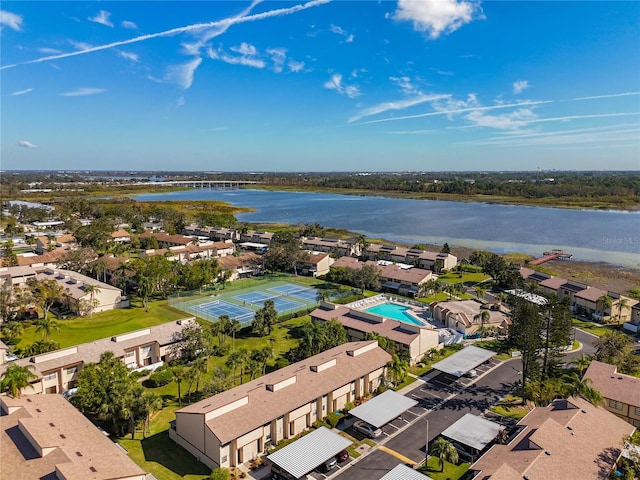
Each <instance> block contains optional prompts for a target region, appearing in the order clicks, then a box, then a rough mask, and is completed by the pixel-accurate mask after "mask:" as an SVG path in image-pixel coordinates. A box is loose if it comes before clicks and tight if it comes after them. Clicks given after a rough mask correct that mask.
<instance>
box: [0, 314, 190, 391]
mask: <svg viewBox="0 0 640 480" xmlns="http://www.w3.org/2000/svg"><path fill="white" fill-rule="evenodd" d="M194 321H195V320H194V319H193V318H185V319H182V320H178V321H176V322H169V323H164V324H162V325H157V326H155V327H149V328H145V329H142V330H136V331H134V332H129V333H123V334H120V335H114V336H113V337H110V338H103V339H101V340H96V341H95V342H91V343H83V344H80V345H76V346H75V347H69V348H63V349H61V350H55V351H53V352H48V353H42V354H40V355H34V356H33V357H28V358H21V359H19V360H14V361H12V362H10V363H12V364H16V365H20V366H28V367H30V370H31V372H32V373H33V374H34V375H35V376H36V379H35V380H33V381H32V383H31V387H27V388H25V389H23V393H24V394H26V395H30V394H39V393H62V392H65V391H67V390H69V389H71V388H74V387H75V386H76V382H77V380H78V372H79V371H80V370H81V369H82V367H84V365H86V364H87V363H97V362H99V361H100V356H101V355H102V354H103V353H104V352H107V351H111V352H113V353H114V355H115V357H116V358H120V359H121V360H122V361H123V362H124V363H125V364H127V366H128V367H129V368H132V369H134V368H140V367H144V366H148V365H153V364H154V363H158V362H162V361H168V360H170V359H171V346H172V345H173V344H175V343H176V342H177V341H178V340H179V338H180V332H182V329H183V328H184V327H185V326H186V325H192V324H193V322H194ZM5 354H6V351H4V350H3V349H0V376H2V374H4V372H5V370H6V369H7V367H8V366H9V362H5V360H6V357H5Z"/></svg>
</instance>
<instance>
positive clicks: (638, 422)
mask: <svg viewBox="0 0 640 480" xmlns="http://www.w3.org/2000/svg"><path fill="white" fill-rule="evenodd" d="M584 378H585V379H589V380H591V384H590V386H591V387H592V388H595V389H596V390H598V391H599V392H600V393H601V394H602V396H603V397H604V408H606V409H607V410H609V411H610V412H611V413H613V414H615V415H616V416H618V417H620V418H622V419H623V420H624V421H625V422H628V423H630V424H631V425H633V426H634V427H636V428H640V378H638V377H634V376H631V375H625V374H624V373H618V369H617V367H616V366H615V365H610V364H608V363H603V362H598V361H596V360H593V361H592V362H591V364H590V365H589V368H588V369H587V371H586V372H585V374H584Z"/></svg>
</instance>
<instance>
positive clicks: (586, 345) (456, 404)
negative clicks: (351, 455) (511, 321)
mask: <svg viewBox="0 0 640 480" xmlns="http://www.w3.org/2000/svg"><path fill="white" fill-rule="evenodd" d="M575 338H576V340H578V341H579V342H580V343H581V344H582V348H581V350H579V351H577V352H573V353H569V354H567V355H566V356H565V360H566V362H567V363H569V362H571V361H572V360H573V359H575V358H577V357H579V356H580V355H581V354H583V353H584V354H586V355H589V354H591V353H593V352H594V351H595V349H594V348H593V341H594V340H595V339H596V338H597V337H595V336H593V335H590V334H588V333H585V332H583V331H581V330H576V332H575ZM520 369H521V363H520V361H519V360H518V359H512V360H508V361H506V362H503V363H501V364H499V365H498V366H497V367H495V368H494V369H493V370H491V371H490V372H489V373H487V374H485V375H483V376H481V377H480V378H478V380H477V381H476V382H475V383H473V384H472V385H470V386H468V387H464V386H460V385H458V384H456V383H450V384H447V379H446V377H444V378H443V376H439V377H436V378H435V379H433V380H432V381H430V382H427V383H424V384H422V385H419V386H418V387H416V388H415V389H414V390H412V391H411V392H410V393H408V394H407V396H409V397H410V398H413V399H415V400H418V402H419V405H418V406H416V407H414V408H412V409H410V410H409V412H407V413H406V414H405V415H404V418H405V420H406V421H409V422H412V423H411V424H410V425H409V426H408V427H406V428H405V429H404V430H402V431H400V432H397V433H396V432H395V431H394V430H393V428H396V427H393V428H391V427H390V426H385V427H384V428H383V432H384V435H383V437H382V438H381V439H380V442H379V443H380V445H383V446H384V447H386V448H387V449H390V450H391V451H392V452H395V453H396V454H397V455H393V453H388V451H383V450H380V449H379V448H378V449H375V450H373V451H372V452H371V453H369V454H368V455H366V456H365V457H363V458H361V459H360V460H359V461H356V462H354V463H352V464H351V465H349V466H345V468H343V469H342V470H341V471H340V473H339V474H338V475H336V476H334V477H333V478H335V479H337V480H379V479H380V478H382V476H384V474H385V473H387V472H388V471H389V470H391V469H392V468H393V467H395V466H396V465H398V464H399V463H407V461H410V462H413V463H419V462H421V461H422V460H423V459H424V458H425V441H426V437H427V425H428V436H429V441H432V440H434V439H435V438H436V437H437V436H438V435H440V433H442V432H443V431H444V430H445V429H446V428H448V427H449V426H450V425H452V424H453V423H454V422H456V421H457V420H459V419H460V418H462V417H463V416H464V415H465V414H466V413H472V414H475V415H479V414H480V413H482V412H484V411H485V410H487V409H488V408H489V407H491V406H492V405H494V404H495V403H497V402H498V401H499V400H500V399H501V398H502V397H504V396H505V395H506V394H507V393H509V392H510V391H511V389H512V388H513V384H514V382H516V381H517V380H518V379H519V378H520V375H521V373H520ZM440 380H444V382H441V381H440ZM463 382H465V383H469V381H468V380H466V381H465V380H463ZM395 423H397V422H395Z"/></svg>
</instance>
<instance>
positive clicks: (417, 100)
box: [349, 94, 450, 123]
mask: <svg viewBox="0 0 640 480" xmlns="http://www.w3.org/2000/svg"><path fill="white" fill-rule="evenodd" d="M449 96H450V95H440V94H438V95H418V96H417V97H413V98H407V99H405V100H398V101H395V102H384V103H379V104H378V105H374V106H373V107H369V108H366V109H364V110H362V111H360V112H358V113H357V114H355V115H354V116H352V117H351V118H349V123H353V122H355V121H357V120H360V119H361V118H365V117H370V116H372V115H378V114H380V113H383V112H387V111H389V110H404V109H406V108H409V107H414V106H416V105H420V104H421V103H425V102H434V101H436V100H440V99H443V98H447V97H449ZM374 121H376V120H374ZM377 121H379V120H377Z"/></svg>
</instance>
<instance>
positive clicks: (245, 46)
mask: <svg viewBox="0 0 640 480" xmlns="http://www.w3.org/2000/svg"><path fill="white" fill-rule="evenodd" d="M229 50H232V51H234V52H238V53H240V54H242V55H247V56H254V55H256V54H257V53H258V50H257V49H256V47H254V46H253V45H251V44H249V43H247V42H242V43H241V44H240V45H239V46H237V47H229Z"/></svg>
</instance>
